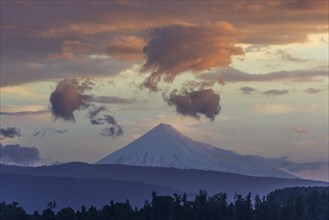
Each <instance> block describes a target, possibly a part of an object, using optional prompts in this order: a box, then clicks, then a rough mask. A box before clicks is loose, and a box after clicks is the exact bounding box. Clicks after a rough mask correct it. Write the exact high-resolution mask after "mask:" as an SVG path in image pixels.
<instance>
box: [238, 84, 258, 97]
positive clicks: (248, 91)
mask: <svg viewBox="0 0 329 220" xmlns="http://www.w3.org/2000/svg"><path fill="white" fill-rule="evenodd" d="M240 91H241V92H242V93H243V94H246V95H248V94H251V93H254V92H255V91H257V90H256V89H254V88H251V87H248V86H245V87H242V88H240Z"/></svg>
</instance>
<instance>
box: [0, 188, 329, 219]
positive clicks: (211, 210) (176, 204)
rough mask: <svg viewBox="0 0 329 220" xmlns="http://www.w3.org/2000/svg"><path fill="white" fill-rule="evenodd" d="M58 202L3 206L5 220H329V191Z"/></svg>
mask: <svg viewBox="0 0 329 220" xmlns="http://www.w3.org/2000/svg"><path fill="white" fill-rule="evenodd" d="M56 206H57V204H56V202H49V203H48V205H47V208H46V209H45V210H44V211H43V212H41V213H38V212H34V213H33V214H27V213H26V212H25V211H24V209H23V208H21V207H19V206H18V204H17V203H15V202H14V203H12V204H6V203H5V202H2V203H1V204H0V219H1V220H14V219H15V220H183V219H186V220H265V219H267V220H304V219H305V220H328V219H329V187H294V188H285V189H280V190H275V191H274V192H271V193H269V194H268V195H267V196H266V197H263V198H260V197H259V196H258V195H256V196H255V197H254V198H252V196H251V194H250V193H249V194H248V195H246V196H245V197H243V196H242V195H239V194H235V196H234V199H233V201H232V202H228V199H227V195H226V194H225V193H219V194H216V195H214V196H208V194H207V191H205V190H200V191H199V193H198V194H197V195H196V196H195V199H194V200H193V201H189V200H187V196H186V195H185V194H183V195H177V194H174V196H173V197H172V196H158V195H157V194H156V193H155V192H153V193H152V200H151V202H148V201H147V200H146V201H145V204H144V206H143V207H142V208H140V209H138V208H132V207H131V205H130V204H129V201H128V200H127V201H126V202H125V203H114V202H113V201H111V203H110V204H109V205H105V206H104V207H103V208H102V209H97V208H95V207H93V206H91V207H89V208H86V207H84V206H82V207H81V209H80V210H76V211H75V210H73V209H72V208H70V207H68V208H63V209H60V210H58V211H56V212H55V210H56Z"/></svg>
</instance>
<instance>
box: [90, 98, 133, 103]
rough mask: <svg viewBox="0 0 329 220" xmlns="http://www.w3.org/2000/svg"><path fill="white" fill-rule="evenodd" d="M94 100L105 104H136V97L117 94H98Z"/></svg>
mask: <svg viewBox="0 0 329 220" xmlns="http://www.w3.org/2000/svg"><path fill="white" fill-rule="evenodd" d="M92 101H93V102H98V103H103V104H134V103H136V99H126V98H121V97H116V96H96V97H94V98H93V99H92Z"/></svg>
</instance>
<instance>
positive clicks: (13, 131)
mask: <svg viewBox="0 0 329 220" xmlns="http://www.w3.org/2000/svg"><path fill="white" fill-rule="evenodd" d="M21 136H22V132H21V130H20V129H19V128H15V127H7V128H0V137H1V138H0V139H6V138H15V137H21Z"/></svg>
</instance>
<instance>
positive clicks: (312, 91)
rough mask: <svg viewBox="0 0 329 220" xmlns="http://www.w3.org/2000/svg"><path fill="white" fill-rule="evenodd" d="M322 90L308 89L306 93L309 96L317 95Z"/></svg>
mask: <svg viewBox="0 0 329 220" xmlns="http://www.w3.org/2000/svg"><path fill="white" fill-rule="evenodd" d="M321 91H322V89H316V88H308V89H306V90H305V93H308V94H317V93H319V92H321Z"/></svg>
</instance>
